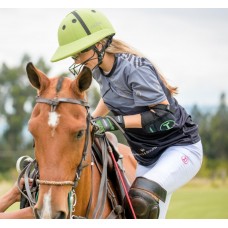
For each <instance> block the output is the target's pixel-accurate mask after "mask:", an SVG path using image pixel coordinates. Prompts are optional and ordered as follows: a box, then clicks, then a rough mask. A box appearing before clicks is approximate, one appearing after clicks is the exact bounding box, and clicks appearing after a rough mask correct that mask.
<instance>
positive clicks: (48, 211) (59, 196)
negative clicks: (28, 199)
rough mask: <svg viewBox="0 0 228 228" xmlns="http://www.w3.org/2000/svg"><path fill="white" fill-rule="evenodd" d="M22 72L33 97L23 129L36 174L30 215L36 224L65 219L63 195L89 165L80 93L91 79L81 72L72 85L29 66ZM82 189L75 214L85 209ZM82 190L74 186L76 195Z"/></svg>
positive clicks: (83, 101)
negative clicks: (42, 220)
mask: <svg viewBox="0 0 228 228" xmlns="http://www.w3.org/2000/svg"><path fill="white" fill-rule="evenodd" d="M26 70H27V75H28V78H29V81H30V83H31V85H32V86H33V87H34V88H35V89H36V90H37V92H38V96H37V99H36V105H35V107H34V109H33V111H32V114H31V118H30V120H29V124H28V126H29V131H30V132H31V134H32V136H33V138H34V143H35V150H34V155H35V159H36V161H37V165H38V170H39V179H38V180H37V182H38V184H39V194H38V199H37V202H36V205H35V207H34V214H35V216H36V218H67V217H69V213H70V208H69V193H71V190H72V188H74V187H75V186H76V185H77V184H78V181H79V179H80V178H81V179H83V178H84V177H85V176H86V175H89V170H90V169H89V168H87V167H88V164H90V163H91V160H90V159H91V158H90V156H87V147H88V148H89V146H88V144H90V140H89V138H90V137H89V135H90V129H89V127H90V124H89V123H90V121H89V119H90V118H89V112H88V105H87V102H86V92H85V91H86V90H87V89H88V88H89V86H90V84H91V82H92V73H91V71H90V69H89V68H87V67H84V68H83V69H82V71H81V73H80V74H79V75H78V76H77V78H75V79H74V80H73V79H70V78H67V77H65V78H63V77H55V78H48V77H47V76H46V75H45V74H44V73H43V72H41V71H40V70H39V69H37V68H36V67H35V66H33V64H32V63H29V64H28V65H27V68H26ZM82 169H83V175H81V171H82ZM87 187H88V188H86V189H83V191H84V193H85V194H84V195H85V197H83V199H78V202H77V205H79V206H78V207H79V208H83V207H86V205H88V201H89V195H90V186H89V183H88V186H87ZM80 188H81V189H80ZM82 188H83V186H80V184H79V185H78V187H77V189H78V190H79V191H80V190H81V191H82ZM76 193H77V192H76ZM86 193H87V194H86ZM75 200H76V199H74V201H75Z"/></svg>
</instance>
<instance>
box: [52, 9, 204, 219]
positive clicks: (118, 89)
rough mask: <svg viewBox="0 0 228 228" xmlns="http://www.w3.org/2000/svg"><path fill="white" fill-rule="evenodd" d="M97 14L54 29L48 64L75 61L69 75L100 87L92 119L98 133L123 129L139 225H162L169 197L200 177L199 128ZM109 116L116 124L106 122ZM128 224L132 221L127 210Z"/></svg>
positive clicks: (81, 13) (74, 15)
mask: <svg viewBox="0 0 228 228" xmlns="http://www.w3.org/2000/svg"><path fill="white" fill-rule="evenodd" d="M114 35H115V31H114V29H113V27H112V25H111V23H110V22H109V21H108V19H107V18H106V17H105V16H104V15H103V14H102V13H101V12H98V11H97V10H87V9H80V10H75V11H73V12H71V13H69V14H68V15H67V16H66V17H65V18H64V19H63V21H62V22H61V24H60V26H59V30H58V39H59V48H58V49H57V51H56V52H55V54H54V55H53V57H52V61H53V62H55V61H59V60H61V59H65V58H67V57H72V58H73V60H74V64H73V65H72V66H71V67H70V71H71V72H73V73H74V74H76V71H77V70H78V69H79V70H80V67H82V66H83V65H86V66H87V67H89V68H90V69H91V70H92V71H93V77H94V79H95V80H96V81H97V82H98V83H99V85H100V93H101V99H100V101H99V103H98V105H97V107H96V109H95V111H94V112H93V114H92V116H93V118H94V119H93V121H94V122H95V123H96V124H97V125H98V126H99V133H100V134H102V133H104V132H106V131H114V130H117V129H118V127H117V126H118V125H120V126H121V127H122V128H124V130H125V133H126V138H127V141H128V144H129V146H130V147H131V151H132V153H133V155H134V157H135V159H136V160H137V163H138V165H137V170H136V179H135V181H134V183H133V184H132V186H131V188H130V191H129V196H130V198H131V202H132V205H133V208H134V211H135V214H136V217H137V218H145V219H148V218H165V216H166V213H167V209H168V205H169V202H170V199H171V195H172V193H173V192H174V191H176V190H177V189H178V188H180V187H181V186H183V185H184V184H186V183H187V182H188V181H190V180H191V179H192V178H193V177H194V176H195V175H196V173H197V172H198V171H199V169H200V167H201V163H202V157H203V151H202V144H201V140H200V136H199V134H198V127H197V125H196V124H195V123H194V122H193V121H192V119H191V116H190V115H189V114H188V113H187V112H186V111H185V109H184V108H183V107H181V106H180V105H179V104H178V102H177V100H176V99H175V98H174V95H175V94H176V93H177V88H176V87H172V86H170V85H169V84H168V82H167V81H166V80H165V79H164V77H163V76H162V75H161V74H160V73H159V72H158V71H157V69H156V68H155V67H154V65H153V64H152V63H151V62H150V61H149V60H148V59H147V58H145V57H143V56H142V55H141V54H139V53H138V52H137V51H135V50H134V49H133V48H131V47H129V46H128V45H127V44H125V43H123V42H122V41H119V40H116V39H113V36H114ZM110 111H112V112H113V114H114V120H113V119H110V118H108V117H106V115H107V114H108V113H109V112H110ZM125 212H126V217H127V218H132V214H131V210H130V206H129V205H128V204H127V203H126V205H125Z"/></svg>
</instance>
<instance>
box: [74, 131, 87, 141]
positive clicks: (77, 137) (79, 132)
mask: <svg viewBox="0 0 228 228" xmlns="http://www.w3.org/2000/svg"><path fill="white" fill-rule="evenodd" d="M84 132H85V131H84V130H81V131H78V132H77V133H76V135H75V137H76V139H80V138H81V137H82V136H83V135H84Z"/></svg>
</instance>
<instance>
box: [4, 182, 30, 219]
mask: <svg viewBox="0 0 228 228" xmlns="http://www.w3.org/2000/svg"><path fill="white" fill-rule="evenodd" d="M23 181H24V180H23V179H21V182H20V185H21V187H22V186H23ZM20 198H21V193H20V191H19V189H18V187H17V184H16V183H15V184H14V186H13V187H12V188H11V189H10V190H9V191H8V192H6V193H5V194H4V195H3V196H2V197H0V219H29V218H34V215H33V211H32V208H31V207H27V208H24V209H21V210H17V211H13V212H4V211H6V210H7V209H8V208H9V207H10V206H11V205H13V204H14V203H16V202H19V201H20Z"/></svg>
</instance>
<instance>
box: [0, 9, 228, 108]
mask: <svg viewBox="0 0 228 228" xmlns="http://www.w3.org/2000/svg"><path fill="white" fill-rule="evenodd" d="M93 8H94V7H93ZM73 9H74V8H29V9H26V8H16V9H12V8H8V9H3V8H0V29H1V36H0V64H1V63H2V62H5V63H7V64H8V65H10V66H11V65H12V66H13V65H15V64H18V63H19V61H20V58H21V56H22V55H23V53H25V52H26V53H28V54H29V55H30V56H31V58H32V61H33V62H36V60H37V59H38V58H39V57H44V59H45V60H46V61H47V63H48V64H49V65H50V66H51V67H52V68H53V70H52V72H51V73H50V75H49V76H55V75H58V74H59V73H61V72H62V71H67V69H68V67H69V65H70V64H71V60H70V59H67V60H63V61H60V62H57V63H51V62H50V58H51V56H52V54H53V53H54V51H55V49H56V48H57V45H58V43H57V29H58V25H59V23H60V21H61V20H62V19H63V18H64V17H65V15H66V14H67V13H68V12H70V11H71V10H73ZM99 9H100V10H101V11H102V12H103V13H105V14H106V16H107V17H108V18H109V19H110V21H111V22H112V24H113V26H114V27H115V29H116V32H117V33H116V38H120V39H122V40H124V41H126V42H127V43H129V44H131V45H132V46H134V47H135V48H136V49H138V50H139V51H141V52H142V53H144V54H145V55H146V56H147V57H148V58H149V59H150V60H152V62H153V63H154V64H155V65H156V66H157V67H158V68H159V69H160V71H161V72H162V73H163V74H164V76H165V77H166V78H167V79H168V81H169V82H170V83H171V84H172V85H176V86H178V87H179V95H178V96H177V99H178V101H179V102H180V103H181V104H182V105H183V106H190V105H193V104H195V103H197V104H198V105H199V106H204V105H216V104H217V103H218V101H219V96H220V94H221V93H222V92H225V93H226V94H227V96H228V86H227V84H228V64H227V63H228V29H227V21H228V9H223V8H207V9H206V8H192V9H188V8H154V9H153V8H131V9H129V8H102V9H101V8H99Z"/></svg>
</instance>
